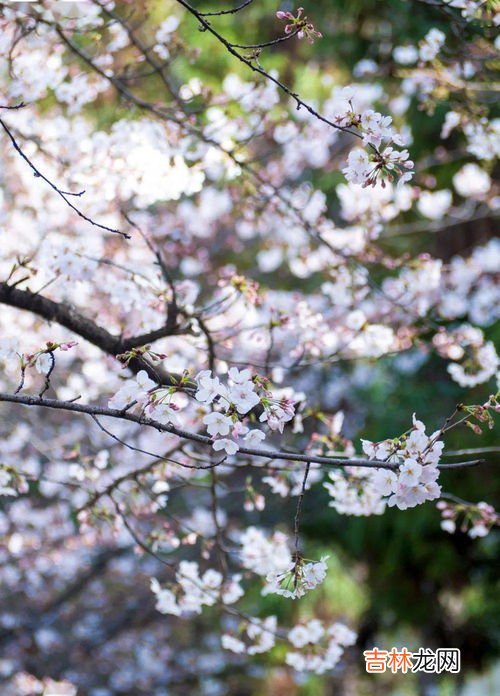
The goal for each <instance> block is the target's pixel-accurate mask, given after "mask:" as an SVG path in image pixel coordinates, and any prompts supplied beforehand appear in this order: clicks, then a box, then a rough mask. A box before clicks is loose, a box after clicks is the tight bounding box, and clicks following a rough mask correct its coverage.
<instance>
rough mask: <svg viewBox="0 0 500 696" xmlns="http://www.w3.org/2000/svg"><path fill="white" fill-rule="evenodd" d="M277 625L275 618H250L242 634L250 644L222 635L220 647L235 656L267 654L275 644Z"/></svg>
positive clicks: (231, 636) (227, 634)
mask: <svg viewBox="0 0 500 696" xmlns="http://www.w3.org/2000/svg"><path fill="white" fill-rule="evenodd" d="M277 625H278V622H277V619H276V617H275V616H268V617H267V618H265V619H257V618H252V620H249V621H247V622H246V623H245V624H244V632H245V634H246V637H247V638H248V639H249V641H251V642H250V643H246V642H244V641H243V640H241V639H240V638H236V637H235V636H233V635H230V634H229V633H224V634H223V635H222V639H221V642H222V647H223V648H225V649H226V650H230V651H231V652H234V653H237V654H242V653H247V654H248V655H258V654H261V653H264V652H268V651H269V650H271V649H272V648H274V646H275V644H276V634H277Z"/></svg>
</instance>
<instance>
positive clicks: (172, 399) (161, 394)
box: [108, 370, 186, 425]
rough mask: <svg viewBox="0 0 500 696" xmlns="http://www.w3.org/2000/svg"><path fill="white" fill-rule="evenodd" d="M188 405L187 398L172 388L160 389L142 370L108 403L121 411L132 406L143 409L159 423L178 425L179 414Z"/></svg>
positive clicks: (110, 406)
mask: <svg viewBox="0 0 500 696" xmlns="http://www.w3.org/2000/svg"><path fill="white" fill-rule="evenodd" d="M185 405H186V397H185V395H184V394H182V393H179V392H178V391H176V390H175V389H173V388H171V387H158V385H157V384H156V382H154V380H152V379H151V378H150V377H149V376H148V373H147V372H146V370H140V371H139V372H138V373H137V374H136V375H135V377H134V378H133V379H129V380H127V381H126V382H125V384H124V385H123V387H121V388H120V389H119V390H118V391H117V392H116V394H115V395H114V396H113V397H111V399H109V401H108V406H109V408H112V409H117V410H119V411H121V410H123V409H128V408H130V407H132V406H138V407H140V408H143V409H144V411H145V413H146V414H147V415H148V416H149V417H150V418H152V419H153V420H156V421H158V422H159V423H163V424H167V423H172V424H173V425H177V424H178V418H177V414H178V412H179V411H180V410H181V409H182V408H184V406H185Z"/></svg>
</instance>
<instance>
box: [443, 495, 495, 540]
mask: <svg viewBox="0 0 500 696" xmlns="http://www.w3.org/2000/svg"><path fill="white" fill-rule="evenodd" d="M436 507H437V508H438V510H440V511H441V516H442V518H443V519H442V521H441V529H442V530H443V531H445V532H448V534H453V533H454V532H456V530H457V518H458V517H462V522H461V524H460V527H459V529H460V531H462V532H467V534H468V536H470V538H471V539H477V538H478V537H484V536H487V535H488V534H489V533H490V531H491V529H492V527H494V526H495V525H498V524H500V516H499V515H498V513H497V512H496V511H495V508H494V507H493V506H492V505H488V503H485V502H484V501H481V502H480V503H476V504H472V503H466V502H465V501H463V502H458V503H455V502H453V503H450V502H447V501H444V500H440V501H439V503H437V506H436Z"/></svg>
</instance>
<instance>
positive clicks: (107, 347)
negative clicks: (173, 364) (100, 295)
mask: <svg viewBox="0 0 500 696" xmlns="http://www.w3.org/2000/svg"><path fill="white" fill-rule="evenodd" d="M0 303H1V304H5V305H8V306H9V307H15V308H17V309H24V310H26V311H28V312H31V313H32V314H36V315H37V316H39V317H42V318H43V319H46V320H47V321H49V322H50V321H54V322H56V323H57V324H59V325H60V326H64V327H65V328H66V329H69V330H70V331H72V332H73V333H75V334H77V335H78V336H81V337H82V338H84V339H85V340H87V341H89V343H92V344H93V345H94V346H97V347H98V348H100V349H101V350H102V351H104V352H105V353H108V355H113V356H115V357H116V356H117V355H120V353H125V352H127V351H129V350H132V349H133V348H139V347H140V346H144V345H147V344H148V343H153V342H154V341H157V340H159V339H160V338H165V337H166V336H172V335H174V334H177V333H179V327H170V326H166V325H165V326H162V327H160V328H159V329H154V330H153V331H149V332H147V333H144V334H139V335H137V336H132V337H130V338H122V337H121V336H115V335H114V334H111V333H109V331H107V330H106V329H104V328H102V327H101V326H98V325H97V324H96V323H95V322H94V321H92V319H89V318H88V317H86V316H84V315H83V314H80V312H78V311H77V310H76V309H75V308H74V307H72V306H71V305H69V304H66V303H65V302H54V300H50V299H49V298H48V297H44V296H43V295H39V294H37V293H33V292H30V291H29V290H19V289H18V288H15V287H12V286H10V285H8V284H7V283H5V282H4V283H0ZM129 367H130V369H131V370H132V371H133V372H138V371H139V370H146V372H148V374H149V375H150V376H151V378H152V379H155V380H156V381H159V382H160V383H162V384H173V383H174V384H176V383H177V382H178V380H179V376H178V375H171V376H170V375H167V374H165V373H163V374H162V373H161V372H160V371H158V370H157V368H155V367H152V366H151V365H150V363H148V362H147V361H146V360H144V359H139V358H138V359H135V360H131V361H130V363H129Z"/></svg>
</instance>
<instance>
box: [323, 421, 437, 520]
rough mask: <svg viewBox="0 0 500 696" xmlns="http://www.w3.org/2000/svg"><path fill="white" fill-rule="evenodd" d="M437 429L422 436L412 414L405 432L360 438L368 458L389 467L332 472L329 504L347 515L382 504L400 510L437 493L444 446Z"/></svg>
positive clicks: (374, 511)
mask: <svg viewBox="0 0 500 696" xmlns="http://www.w3.org/2000/svg"><path fill="white" fill-rule="evenodd" d="M440 434H441V431H436V432H435V433H433V434H432V435H430V436H429V435H426V433H425V425H424V424H423V423H422V421H419V420H417V419H416V417H415V415H414V416H413V427H412V428H411V430H410V431H409V434H407V435H403V436H402V437H400V438H395V439H393V440H383V441H381V442H370V441H369V440H362V444H363V452H364V453H365V454H366V456H367V457H368V458H369V459H373V460H377V461H380V462H386V463H387V464H389V465H391V464H392V465H393V468H391V469H388V468H379V469H368V470H367V469H363V468H362V467H361V468H360V470H353V468H352V467H348V468H347V470H346V472H345V473H343V474H339V473H337V472H332V473H331V474H330V475H329V477H330V479H331V481H332V483H330V482H327V483H325V484H324V485H325V487H326V489H327V490H328V492H329V493H330V495H331V496H332V498H333V500H332V501H330V503H329V505H330V506H331V507H334V508H335V509H336V510H337V511H338V512H340V513H343V514H350V515H371V514H381V513H382V512H383V511H384V509H385V506H386V505H388V506H389V507H393V506H396V507H397V508H399V509H400V510H406V509H407V508H412V507H415V506H416V505H420V504H422V503H424V502H426V501H428V500H435V499H436V498H439V496H440V494H441V486H440V485H439V484H438V483H437V480H438V478H439V469H438V466H437V465H438V463H439V459H440V457H441V453H442V450H443V447H444V443H443V442H442V441H441V440H439V436H440Z"/></svg>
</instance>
